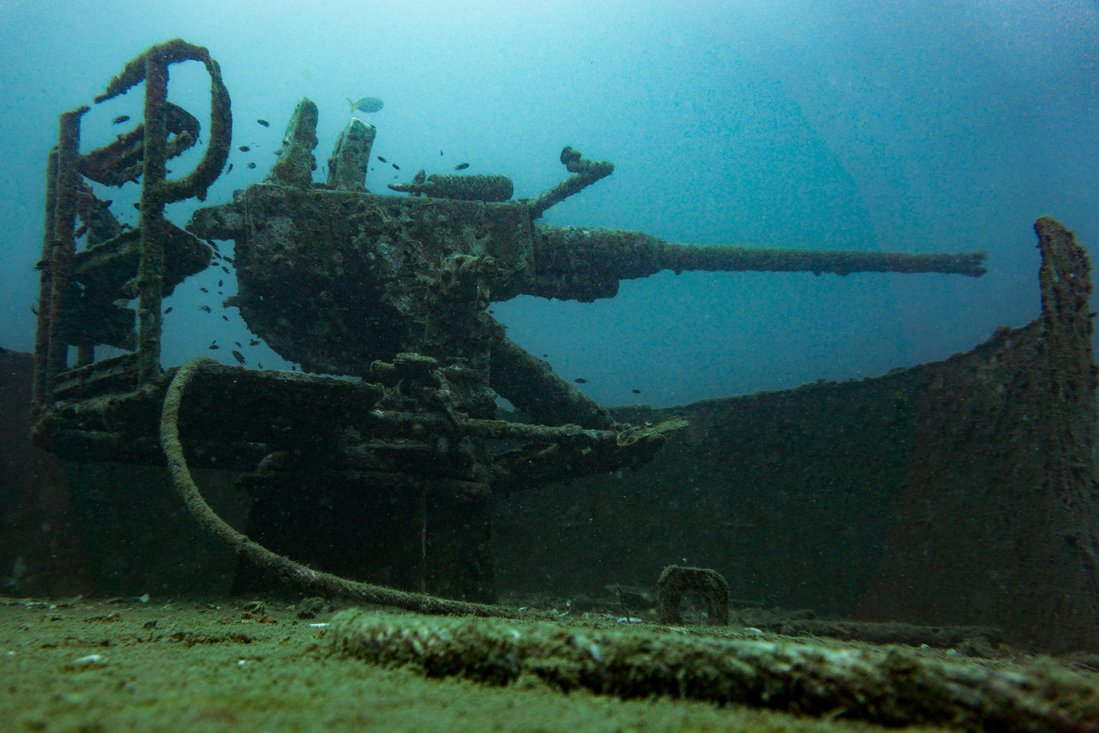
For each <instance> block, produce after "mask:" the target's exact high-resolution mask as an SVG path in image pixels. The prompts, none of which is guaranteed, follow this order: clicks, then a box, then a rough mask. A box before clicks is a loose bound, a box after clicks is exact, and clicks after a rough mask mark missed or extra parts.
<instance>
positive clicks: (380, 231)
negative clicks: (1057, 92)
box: [189, 103, 984, 427]
mask: <svg viewBox="0 0 1099 733" xmlns="http://www.w3.org/2000/svg"><path fill="white" fill-rule="evenodd" d="M304 104H305V103H303V105H304ZM309 104H311V103H309ZM293 119H294V121H293V122H292V123H291V129H290V130H288V132H287V135H286V140H287V141H288V143H287V146H286V148H285V149H284V151H283V154H282V156H281V157H280V159H279V161H278V162H276V163H275V166H274V167H273V168H272V173H271V175H269V176H268V179H267V181H265V183H263V184H257V185H254V186H251V187H250V188H248V189H247V190H245V191H244V192H243V193H242V194H240V195H239V196H238V197H237V198H236V200H234V201H233V202H232V203H230V204H226V205H223V206H217V207H211V208H206V209H200V210H198V211H197V212H196V213H195V215H194V218H193V219H192V222H191V224H190V226H189V229H190V230H191V231H192V232H194V233H196V234H198V235H199V236H202V237H215V238H232V239H235V240H236V265H237V275H238V280H239V294H238V295H237V296H236V297H235V298H234V299H233V300H232V301H231V302H230V304H232V305H237V306H239V307H240V310H241V314H242V315H243V316H244V318H245V320H246V321H247V322H248V324H249V325H250V326H251V327H252V329H253V330H255V332H256V333H258V334H259V335H260V336H262V337H263V338H265V339H266V340H267V342H268V344H269V345H270V346H271V347H272V348H273V349H274V350H275V351H277V352H279V353H280V354H282V355H283V356H284V357H285V358H287V359H289V360H292V361H296V362H299V363H301V364H302V366H303V367H304V368H306V369H310V370H315V371H321V372H330V373H342V374H361V375H366V374H367V373H368V370H369V366H370V364H371V362H372V361H374V360H379V359H380V360H385V361H391V360H392V359H394V358H395V356H396V355H397V354H398V353H401V352H417V353H421V354H427V355H430V356H433V357H435V358H436V359H438V360H439V361H440V363H452V364H455V365H460V366H461V369H463V370H465V373H466V374H467V375H468V376H469V379H468V380H467V382H468V383H469V384H470V385H471V386H470V391H469V394H468V395H466V402H467V407H469V408H470V410H471V414H475V413H480V414H487V415H491V413H492V411H493V409H494V398H493V395H492V394H491V390H490V389H489V387H490V386H491V387H492V389H495V390H496V391H497V392H500V393H501V394H503V395H504V396H505V397H507V398H508V399H510V400H511V401H512V402H513V403H515V404H516V405H517V406H519V407H523V408H525V409H528V411H531V412H532V414H534V416H535V417H536V418H540V419H543V420H545V421H547V422H551V423H557V422H564V421H570V422H576V423H578V424H582V425H588V426H593V427H603V426H605V425H607V424H609V420H610V418H609V417H606V413H605V412H604V411H602V410H600V409H599V408H598V407H597V406H595V405H594V403H591V402H590V401H587V400H586V398H584V397H583V395H580V393H578V392H576V390H574V389H573V388H572V387H571V385H568V384H567V383H564V382H563V381H561V380H559V379H558V378H557V377H556V375H553V373H552V371H550V370H549V369H548V365H545V363H544V362H541V361H539V360H537V359H534V358H533V357H531V356H530V355H529V354H526V353H525V352H523V351H522V350H521V349H519V348H518V347H516V346H515V345H514V344H511V342H509V341H508V340H507V339H506V337H505V336H504V334H503V329H502V328H501V327H500V326H499V325H498V324H497V323H496V322H495V320H494V319H493V318H492V316H491V315H489V314H488V313H487V312H486V311H487V308H488V306H489V304H490V302H492V301H494V300H496V301H499V300H506V299H508V298H511V297H514V296H516V295H520V294H531V295H539V296H544V297H552V298H561V299H574V300H581V301H590V300H595V299H596V298H604V297H611V296H613V295H615V293H617V291H618V286H619V283H620V282H621V281H622V280H625V279H631V278H641V277H648V276H650V275H653V274H655V273H657V272H660V271H662V270H674V271H676V272H682V271H685V270H709V271H730V272H735V271H744V270H755V271H760V270H763V271H775V272H795V271H805V272H814V273H818V274H819V273H837V274H847V273H852V272H902V273H917V272H931V273H944V274H947V273H953V274H962V275H968V276H974V277H976V276H980V275H981V274H983V272H984V269H983V268H982V267H981V263H982V261H983V259H984V254H983V253H961V254H905V253H890V252H850V251H833V252H829V251H825V250H793V249H766V248H754V247H741V246H716V245H710V246H699V245H686V244H675V243H668V242H664V241H661V240H660V239H657V238H656V237H653V236H650V235H648V234H644V233H640V232H629V231H617V230H607V229H588V228H573V227H554V226H547V225H542V224H536V223H535V222H536V220H537V219H538V218H539V217H540V216H541V215H542V213H543V212H544V211H545V210H546V209H547V208H549V207H550V206H552V205H553V204H555V203H557V202H559V201H561V200H563V199H564V198H566V197H568V196H570V195H573V194H575V193H577V192H579V191H581V190H583V188H585V187H586V186H588V185H591V183H594V182H595V181H597V180H599V179H600V178H603V177H604V176H606V175H609V174H610V172H611V171H613V170H614V166H613V165H612V164H611V163H609V162H606V161H587V160H585V159H584V158H582V157H581V155H580V153H579V152H578V151H576V150H574V149H572V148H565V150H564V151H563V152H562V155H561V160H562V162H563V163H565V165H566V167H567V169H568V170H569V171H570V172H571V173H572V174H573V175H572V176H570V177H569V178H567V179H565V180H564V181H563V182H562V183H560V184H558V185H557V186H554V187H553V188H551V189H550V190H549V191H547V192H545V193H543V194H542V195H540V196H537V197H535V198H532V199H525V200H519V201H498V200H486V198H489V199H498V198H499V197H500V193H501V192H504V191H508V190H509V189H510V187H511V185H510V181H507V179H504V178H503V177H501V176H493V177H483V176H482V177H472V176H471V177H469V178H470V181H469V183H468V185H465V184H464V183H463V182H462V181H461V180H460V179H461V177H460V176H446V177H445V178H435V179H432V178H428V177H426V176H424V175H423V174H422V173H418V174H417V175H416V178H415V179H414V180H413V182H412V183H411V184H407V185H404V186H397V187H396V188H402V189H403V190H407V191H409V192H411V193H413V194H414V195H412V196H393V195H377V194H372V193H368V192H366V191H364V190H362V189H361V188H357V187H356V188H357V190H348V189H346V188H340V189H337V188H334V187H332V186H331V185H330V186H317V185H313V184H312V183H311V180H310V177H309V175H308V172H309V170H311V168H308V169H306V168H305V166H311V165H314V164H313V162H312V152H311V147H310V148H309V149H306V150H303V148H302V146H301V145H298V144H296V143H295V142H294V141H299V140H301V141H306V142H305V143H303V145H310V146H311V145H312V144H315V140H316V138H315V136H313V135H310V134H309V133H310V130H309V129H308V126H309V125H315V124H316V116H315V113H310V111H309V109H308V108H306V109H305V110H304V112H303V109H302V107H301V106H299V110H298V112H297V113H295V115H294V118H293ZM356 123H358V124H359V125H361V124H362V123H359V122H358V121H356ZM302 125H305V126H306V129H302V127H301V126H302ZM348 132H349V134H348V135H347V136H345V137H344V138H341V140H340V141H338V142H337V153H338V154H334V155H333V157H332V158H331V159H330V161H329V165H330V168H331V166H333V165H340V161H347V160H357V161H363V160H368V159H369V150H367V151H366V153H365V155H364V154H363V151H362V150H357V151H351V150H349V149H348V145H349V144H351V143H349V140H351V141H364V140H365V141H367V142H366V143H365V144H366V145H367V146H369V144H370V142H372V141H373V138H374V135H373V130H370V131H368V132H366V133H365V134H364V133H363V132H362V131H358V132H356V131H355V127H354V123H353V125H352V127H350V128H349V130H348ZM350 133H355V134H353V135H352V134H350ZM356 144H362V143H361V142H360V143H356ZM341 151H342V152H341ZM351 153H354V154H351ZM357 165H361V166H362V169H361V171H360V170H356V171H354V172H352V173H351V174H349V173H348V171H346V170H342V171H341V170H337V171H335V172H333V171H332V170H331V169H330V171H329V180H330V181H332V180H344V181H346V180H356V181H361V180H363V179H364V178H365V172H366V171H365V163H359V164H357ZM501 179H502V180H501ZM433 180H434V182H432V181H433ZM486 181H488V182H491V185H488V183H486ZM505 181H506V183H505ZM444 192H448V195H447V197H445V198H443V197H438V196H435V195H432V194H433V193H444ZM478 192H491V193H492V196H491V197H490V196H487V195H481V194H478ZM531 384H538V385H540V387H539V388H537V389H536V390H534V392H533V393H531V394H526V393H527V392H528V391H529V385H531Z"/></svg>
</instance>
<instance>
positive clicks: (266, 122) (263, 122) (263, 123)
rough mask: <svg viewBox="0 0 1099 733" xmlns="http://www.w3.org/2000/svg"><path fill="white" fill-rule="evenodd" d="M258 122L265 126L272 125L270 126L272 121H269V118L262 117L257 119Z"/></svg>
mask: <svg viewBox="0 0 1099 733" xmlns="http://www.w3.org/2000/svg"><path fill="white" fill-rule="evenodd" d="M256 122H258V123H259V124H261V125H263V126H264V127H270V126H271V123H270V122H268V121H267V120H262V119H261V120H256Z"/></svg>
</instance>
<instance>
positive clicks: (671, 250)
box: [495, 224, 985, 301]
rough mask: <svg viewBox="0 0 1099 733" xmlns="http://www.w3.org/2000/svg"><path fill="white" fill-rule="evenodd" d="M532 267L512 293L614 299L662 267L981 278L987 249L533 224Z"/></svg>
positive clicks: (552, 296)
mask: <svg viewBox="0 0 1099 733" xmlns="http://www.w3.org/2000/svg"><path fill="white" fill-rule="evenodd" d="M533 243H534V250H533V255H534V256H533V263H534V266H533V267H532V268H528V269H527V270H525V271H523V273H522V275H521V276H520V277H519V278H518V280H517V282H515V283H514V284H513V287H512V288H511V292H509V293H507V294H506V295H505V294H504V293H503V292H497V293H495V294H496V296H497V297H500V296H502V295H503V296H504V297H510V296H511V295H515V294H518V293H527V294H529V295H540V296H543V297H546V298H561V299H568V300H580V301H592V300H595V299H597V298H610V297H613V296H614V295H615V294H616V293H617V292H618V284H619V283H620V282H621V281H622V280H632V279H634V278H641V277H649V276H650V275H655V274H656V273H658V272H660V271H661V270H674V271H675V272H683V271H684V270H709V271H720V272H740V271H744V270H754V271H757V272H812V273H817V274H820V273H823V272H829V273H834V274H837V275H847V274H849V273H852V272H904V273H917V272H937V273H942V274H957V275H969V276H970V277H980V276H981V275H983V274H984V272H985V270H984V267H982V263H983V262H984V259H985V254H984V252H960V253H952V254H908V253H901V252H853V251H845V250H831V251H829V250H806V249H770V248H764V247H745V246H740V245H713V244H711V245H695V244H674V243H671V242H665V241H663V240H660V239H657V238H656V237H654V236H652V235H649V234H644V233H642V232H632V231H625V230H619V229H587V228H576V227H554V226H545V225H541V224H536V225H535V227H534V239H533Z"/></svg>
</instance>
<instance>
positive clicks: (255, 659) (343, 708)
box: [0, 598, 937, 733]
mask: <svg viewBox="0 0 1099 733" xmlns="http://www.w3.org/2000/svg"><path fill="white" fill-rule="evenodd" d="M142 600H143V599H129V598H127V599H112V600H106V599H83V598H82V599H75V600H72V601H56V600H54V601H41V600H28V599H14V598H9V599H0V680H2V690H3V692H2V694H0V729H3V730H6V731H74V732H77V731H79V732H81V733H89V732H99V731H104V732H107V731H138V730H139V731H176V730H179V731H184V730H186V731H241V730H263V731H341V730H379V731H416V732H417V733H423V732H424V731H570V733H571V732H575V731H670V730H677V731H679V730H698V731H716V730H738V731H776V732H777V731H815V730H832V731H834V730H885V728H880V727H879V726H875V725H870V724H866V723H860V722H851V721H846V720H842V719H836V720H820V719H814V718H807V717H801V716H796V715H791V714H787V713H782V712H773V711H766V710H757V709H752V708H748V707H743V706H739V705H724V706H719V705H714V704H709V703H704V702H690V701H683V700H675V699H669V698H653V699H646V700H622V699H619V698H616V697H612V696H599V695H594V694H590V693H588V692H585V691H573V692H570V693H568V694H563V693H561V692H559V691H557V690H555V689H552V688H550V687H548V686H545V685H538V684H512V685H509V686H506V687H499V686H492V685H485V684H478V683H476V682H471V681H467V680H462V679H453V678H446V679H431V678H426V677H424V676H422V675H421V674H419V673H417V672H415V671H413V670H411V669H407V668H387V667H383V666H377V665H371V664H369V663H366V662H364V661H363V660H361V659H357V658H351V657H347V656H340V655H338V654H333V653H332V652H331V651H330V649H329V648H328V647H329V645H327V644H326V643H325V636H326V634H328V626H327V621H328V619H329V618H330V617H331V612H327V611H326V612H322V613H319V614H317V615H316V616H313V617H312V618H300V617H299V611H300V610H301V609H300V608H299V607H295V606H294V605H291V604H289V603H288V602H287V601H285V600H279V601H275V600H264V601H251V602H248V601H245V600H242V599H238V598H233V599H221V600H213V601H209V602H202V601H196V600H194V599H188V600H168V599H162V598H152V599H147V600H144V602H142ZM889 730H894V731H895V730H897V728H890V729H889ZM907 730H916V728H909V729H907ZM919 730H937V729H936V728H919Z"/></svg>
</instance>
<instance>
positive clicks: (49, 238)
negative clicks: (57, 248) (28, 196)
mask: <svg viewBox="0 0 1099 733" xmlns="http://www.w3.org/2000/svg"><path fill="white" fill-rule="evenodd" d="M56 210H57V148H54V149H53V150H51V151H50V156H49V160H47V161H46V212H45V218H44V220H45V232H44V234H43V235H42V258H41V259H40V260H39V261H38V268H39V270H40V271H41V275H39V281H38V283H39V284H38V330H37V332H36V333H35V336H34V386H33V388H32V391H31V399H32V400H33V402H34V407H35V409H39V408H40V407H42V405H43V404H44V402H45V399H46V394H47V384H48V382H49V379H47V376H46V372H47V371H48V364H49V351H50V324H51V320H50V316H51V308H50V295H51V294H52V293H53V267H52V266H51V264H50V263H51V260H52V259H53V240H54V217H55V216H56V215H57V211H56Z"/></svg>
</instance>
